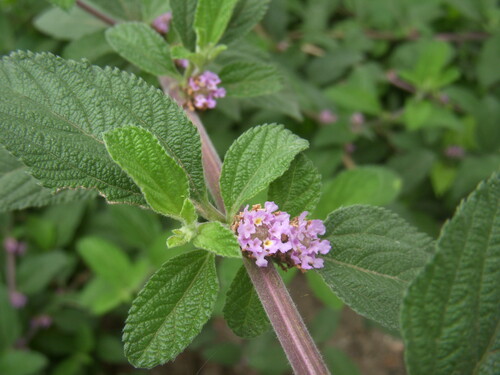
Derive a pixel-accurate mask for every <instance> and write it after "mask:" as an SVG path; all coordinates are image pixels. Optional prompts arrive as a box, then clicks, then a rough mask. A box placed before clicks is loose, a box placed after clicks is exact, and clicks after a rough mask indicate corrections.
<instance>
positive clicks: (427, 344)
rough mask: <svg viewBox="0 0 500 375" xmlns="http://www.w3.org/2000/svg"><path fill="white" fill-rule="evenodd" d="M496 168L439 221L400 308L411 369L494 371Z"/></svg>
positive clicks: (498, 243) (499, 340) (499, 201)
mask: <svg viewBox="0 0 500 375" xmlns="http://www.w3.org/2000/svg"><path fill="white" fill-rule="evenodd" d="M499 211H500V175H499V174H498V173H497V174H494V175H493V177H492V178H491V179H490V180H489V181H487V182H484V183H481V184H480V185H479V187H478V188H477V189H476V191H475V192H473V193H472V194H471V195H470V196H469V197H468V198H467V200H465V201H464V202H463V203H462V204H461V205H460V206H459V208H458V209H457V211H456V213H455V215H454V217H453V218H452V219H451V221H449V222H448V223H446V224H445V226H444V227H443V229H442V231H441V235H440V237H439V240H438V243H437V251H436V255H435V257H434V258H433V259H432V261H431V262H430V263H429V265H428V266H427V267H426V268H425V270H424V272H422V273H421V274H420V275H419V276H418V278H417V279H416V280H415V281H414V282H413V283H412V284H411V285H410V288H409V289H408V294H407V296H406V297H405V300H404V305H403V310H402V328H403V337H404V341H405V346H406V362H407V365H408V369H409V372H410V374H413V375H418V374H436V375H440V374H443V375H444V374H494V373H497V371H498V369H499V367H498V364H499V363H500V352H499V349H500V314H499V312H500V289H499V288H498V286H499V285H500V272H499V270H500V215H499Z"/></svg>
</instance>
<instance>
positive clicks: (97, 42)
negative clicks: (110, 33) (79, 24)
mask: <svg viewBox="0 0 500 375" xmlns="http://www.w3.org/2000/svg"><path fill="white" fill-rule="evenodd" d="M111 53H114V50H113V48H111V46H110V45H109V44H108V42H107V41H106V37H105V32H104V30H99V31H96V32H94V33H92V34H87V35H84V36H82V37H81V38H80V39H76V40H73V41H72V42H70V43H68V44H67V45H66V47H64V50H63V52H62V57H64V58H65V59H72V60H82V59H87V60H89V61H90V62H94V61H96V60H98V59H99V58H101V57H103V56H105V55H107V54H111Z"/></svg>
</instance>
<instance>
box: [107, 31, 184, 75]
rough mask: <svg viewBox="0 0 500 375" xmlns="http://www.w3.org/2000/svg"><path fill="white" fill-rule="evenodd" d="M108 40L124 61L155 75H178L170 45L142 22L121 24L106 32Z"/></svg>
mask: <svg viewBox="0 0 500 375" xmlns="http://www.w3.org/2000/svg"><path fill="white" fill-rule="evenodd" d="M106 40H107V41H108V43H109V44H110V45H111V47H113V49H114V50H115V51H116V52H118V53H119V54H120V55H121V56H122V57H123V58H124V59H126V60H128V61H130V62H131V63H132V64H134V65H136V66H138V67H139V68H141V69H142V70H144V71H145V72H148V73H151V74H153V75H157V76H161V75H178V71H177V69H176V68H175V66H174V63H173V62H172V59H171V57H170V51H169V48H168V44H167V43H166V42H165V40H164V39H163V38H162V37H161V36H160V34H158V33H157V32H156V31H154V30H153V29H152V28H151V27H150V26H148V25H146V24H145V23H141V22H127V23H120V24H118V25H116V26H113V27H112V28H110V29H108V30H107V31H106Z"/></svg>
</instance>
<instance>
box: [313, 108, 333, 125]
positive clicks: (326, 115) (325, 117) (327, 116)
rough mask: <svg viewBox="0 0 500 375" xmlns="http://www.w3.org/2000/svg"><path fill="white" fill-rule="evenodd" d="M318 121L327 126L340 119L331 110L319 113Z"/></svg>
mask: <svg viewBox="0 0 500 375" xmlns="http://www.w3.org/2000/svg"><path fill="white" fill-rule="evenodd" d="M318 120H319V122H320V123H321V124H324V125H327V124H333V123H335V122H337V120H338V117H337V115H336V114H335V113H333V112H332V111H330V110H329V109H324V110H322V111H321V112H320V113H319V116H318Z"/></svg>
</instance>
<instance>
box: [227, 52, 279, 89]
mask: <svg viewBox="0 0 500 375" xmlns="http://www.w3.org/2000/svg"><path fill="white" fill-rule="evenodd" d="M219 76H220V79H221V81H222V83H221V85H222V86H223V87H224V88H225V89H226V91H227V95H228V96H234V97H252V96H260V95H268V94H272V93H274V92H276V91H279V90H281V89H282V87H283V85H282V83H281V77H280V75H279V73H278V71H277V69H276V68H275V67H274V66H273V65H270V64H263V63H258V62H250V61H249V62H235V63H233V64H228V65H226V66H224V68H222V70H221V71H220V73H219Z"/></svg>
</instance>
